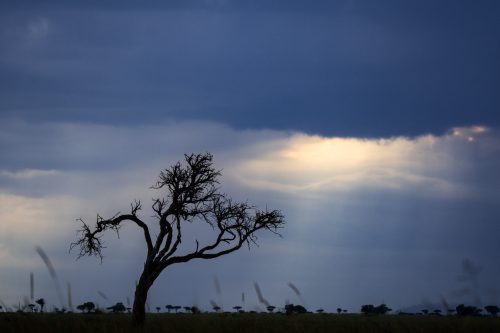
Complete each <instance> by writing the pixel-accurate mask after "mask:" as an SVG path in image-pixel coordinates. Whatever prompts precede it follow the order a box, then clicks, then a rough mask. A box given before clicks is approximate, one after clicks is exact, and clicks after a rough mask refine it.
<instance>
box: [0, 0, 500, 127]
mask: <svg viewBox="0 0 500 333" xmlns="http://www.w3.org/2000/svg"><path fill="white" fill-rule="evenodd" d="M16 3H17V2H16ZM499 6H500V5H498V3H497V2H494V1H485V2H482V3H481V5H478V4H474V3H472V2H466V1H439V2H435V1H418V2H417V1H410V2H398V1H384V2H380V1H378V2H368V1H366V2H359V1H340V2H335V4H331V2H327V1H318V2H314V3H312V4H310V3H309V2H304V1H272V2H267V1H257V2H254V1H244V2H240V1H215V0H214V1H188V2H184V1H182V2H181V1H178V2H175V1H174V2H152V3H149V4H147V5H141V6H140V5H137V3H136V2H119V3H118V2H107V3H105V4H103V3H102V2H84V4H83V5H82V4H78V5H75V4H69V3H67V2H62V1H56V2H50V3H48V4H46V5H45V4H44V6H42V5H40V4H35V3H34V2H31V3H29V2H27V3H23V4H9V3H2V5H1V8H2V14H0V15H1V20H0V22H1V23H0V50H1V51H0V73H1V76H0V88H1V89H0V113H1V115H2V118H4V119H5V118H24V119H26V118H29V119H32V120H52V121H59V120H66V121H86V122H106V123H125V124H130V123H137V122H141V123H151V122H157V121H158V120H168V119H183V120H186V119H203V120H211V121H218V122H223V123H227V124H229V125H231V126H233V127H236V128H274V129H296V130H301V131H305V132H309V133H321V134H326V135H347V136H391V135H401V134H402V135H414V134H421V133H428V132H432V133H442V132H443V131H444V130H446V129H448V128H450V127H452V126H461V125H471V124H483V125H490V126H495V125H499V124H500V119H499V118H500V117H499V116H498V112H497V110H498V108H499V107H500V97H499V95H498V94H497V90H498V89H497V88H498V87H499V85H500V64H499V63H498V61H497V59H498V58H500V44H499V43H498V34H499V33H500V22H499V21H498V19H497V17H498V15H499V13H500V7H499Z"/></svg>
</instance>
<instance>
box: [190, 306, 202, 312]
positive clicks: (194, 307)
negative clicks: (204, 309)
mask: <svg viewBox="0 0 500 333" xmlns="http://www.w3.org/2000/svg"><path fill="white" fill-rule="evenodd" d="M191 313H192V314H198V313H201V311H200V309H199V308H198V307H197V306H196V305H193V306H192V307H191Z"/></svg>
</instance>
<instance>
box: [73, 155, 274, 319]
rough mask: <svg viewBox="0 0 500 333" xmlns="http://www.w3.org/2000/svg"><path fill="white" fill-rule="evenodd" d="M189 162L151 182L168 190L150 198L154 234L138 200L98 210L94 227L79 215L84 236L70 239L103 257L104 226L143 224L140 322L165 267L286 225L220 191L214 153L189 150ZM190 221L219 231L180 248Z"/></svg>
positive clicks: (136, 312) (136, 307) (227, 249)
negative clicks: (105, 213) (121, 209)
mask: <svg viewBox="0 0 500 333" xmlns="http://www.w3.org/2000/svg"><path fill="white" fill-rule="evenodd" d="M185 162H186V164H185V165H182V164H181V163H180V162H178V163H177V164H175V165H173V166H172V167H170V168H169V169H166V170H164V171H162V172H161V173H160V176H159V180H158V181H157V182H156V184H155V185H153V186H152V188H153V189H156V190H165V191H166V195H165V196H163V197H159V198H156V199H154V200H153V204H152V210H153V212H154V214H155V217H156V218H157V223H158V226H159V232H158V233H157V236H156V239H153V238H152V237H151V233H150V231H149V226H148V225H147V224H146V223H145V222H144V221H143V220H142V219H141V218H140V217H139V215H138V213H139V211H140V210H141V208H142V205H141V203H140V202H139V201H136V202H134V203H133V204H131V210H130V213H128V214H119V213H118V214H116V215H114V216H113V217H111V218H109V219H105V218H103V217H101V216H100V215H98V216H97V221H96V223H95V226H94V227H91V226H90V225H88V224H87V223H86V222H85V221H84V220H83V219H80V222H81V223H82V228H81V229H80V230H79V232H80V237H79V238H78V239H77V240H76V242H74V243H72V244H71V248H74V247H78V248H79V249H80V252H79V255H78V257H82V256H85V255H95V256H98V257H100V258H101V260H102V249H103V243H102V240H101V234H102V233H103V232H105V231H107V230H110V229H111V230H115V231H116V232H118V230H119V228H120V227H121V226H122V224H123V223H125V222H127V221H131V222H133V223H135V224H136V225H137V226H138V227H139V228H140V229H142V232H143V233H144V238H145V241H146V246H147V255H146V260H145V263H144V268H143V271H142V274H141V277H140V279H139V281H138V283H137V286H136V290H135V297H134V304H133V310H132V312H133V318H134V322H135V323H136V324H139V325H142V324H144V321H145V306H146V299H147V295H148V291H149V289H150V288H151V286H152V285H153V283H154V281H155V280H156V278H158V276H159V275H160V274H161V272H162V271H163V270H164V269H165V268H167V267H169V266H171V265H174V264H178V263H184V262H188V261H190V260H192V259H213V258H217V257H220V256H222V255H225V254H228V253H231V252H234V251H236V250H238V249H240V248H241V247H242V246H243V245H245V244H246V245H248V246H250V245H251V244H253V243H255V242H256V241H257V238H256V236H255V234H256V232H258V231H259V230H267V231H270V232H273V233H277V230H278V228H281V227H282V226H283V225H284V217H283V215H282V213H281V212H280V211H278V210H272V211H268V210H265V211H260V210H256V209H255V208H254V207H253V206H251V205H250V204H248V203H245V202H244V203H236V202H234V201H233V200H232V199H231V198H229V197H228V196H227V195H226V194H224V193H221V192H219V190H218V184H219V176H220V175H221V173H220V171H218V170H216V169H214V167H213V162H212V155H211V154H209V153H206V154H191V155H185ZM192 222H196V223H206V224H208V225H209V226H211V227H212V228H213V229H214V230H215V232H216V233H217V237H216V239H215V240H214V241H213V242H211V243H209V244H208V245H205V246H201V245H200V244H199V242H198V240H194V241H193V243H194V244H195V250H194V251H192V252H190V253H189V252H188V253H185V252H183V253H182V254H178V252H179V251H178V249H180V247H179V245H180V244H181V243H183V244H186V240H185V239H184V238H183V236H185V235H183V232H182V230H183V225H185V224H186V223H192ZM180 251H182V250H180ZM184 251H186V249H184Z"/></svg>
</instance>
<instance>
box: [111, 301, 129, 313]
mask: <svg viewBox="0 0 500 333" xmlns="http://www.w3.org/2000/svg"><path fill="white" fill-rule="evenodd" d="M106 309H108V310H110V311H111V312H113V313H122V312H125V311H126V310H127V308H126V307H125V305H123V303H122V302H118V303H116V304H115V305H113V306H110V307H107V308H106Z"/></svg>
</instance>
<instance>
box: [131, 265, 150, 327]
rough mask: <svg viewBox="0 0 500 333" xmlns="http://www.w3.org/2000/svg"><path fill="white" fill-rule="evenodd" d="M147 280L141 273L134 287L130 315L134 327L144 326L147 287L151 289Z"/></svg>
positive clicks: (144, 273) (146, 276)
mask: <svg viewBox="0 0 500 333" xmlns="http://www.w3.org/2000/svg"><path fill="white" fill-rule="evenodd" d="M149 280H150V279H149V276H148V274H147V273H146V272H143V273H142V275H141V278H140V280H139V283H138V284H137V286H136V287H135V297H134V305H133V308H132V315H133V323H134V324H135V325H136V326H144V321H145V320H146V300H147V299H148V291H149V287H151V283H149Z"/></svg>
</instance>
